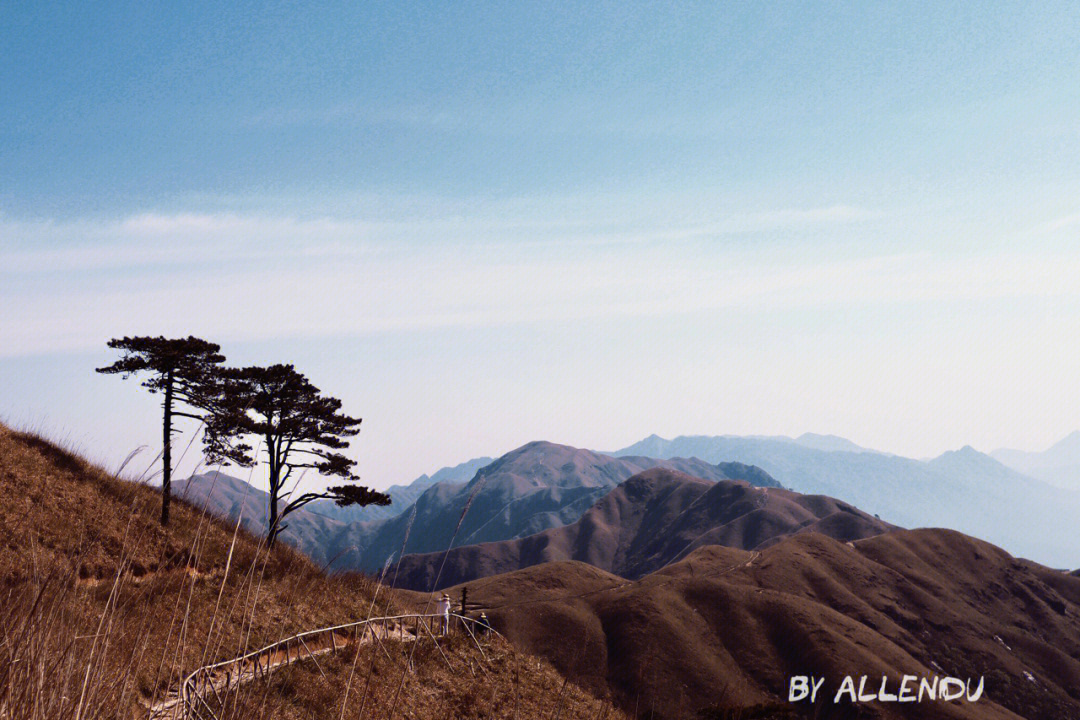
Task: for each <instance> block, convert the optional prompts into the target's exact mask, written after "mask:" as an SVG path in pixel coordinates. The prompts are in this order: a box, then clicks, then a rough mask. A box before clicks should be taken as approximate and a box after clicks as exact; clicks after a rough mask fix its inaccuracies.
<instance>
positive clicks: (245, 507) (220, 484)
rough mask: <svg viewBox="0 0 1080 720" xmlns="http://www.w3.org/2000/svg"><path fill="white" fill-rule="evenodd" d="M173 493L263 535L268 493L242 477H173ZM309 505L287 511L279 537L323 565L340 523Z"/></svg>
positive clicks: (217, 474) (331, 552) (331, 554)
mask: <svg viewBox="0 0 1080 720" xmlns="http://www.w3.org/2000/svg"><path fill="white" fill-rule="evenodd" d="M173 493H174V494H175V495H176V497H178V498H181V499H183V500H186V501H187V502H189V503H191V504H192V505H194V506H196V507H198V508H205V509H206V510H207V511H208V512H211V513H213V514H214V515H217V516H220V517H224V518H230V519H232V520H233V521H235V520H236V519H237V518H240V520H241V523H242V524H243V526H244V528H245V529H246V530H247V531H248V532H250V533H252V534H253V535H256V536H263V535H266V528H267V523H268V518H269V503H270V495H269V493H267V492H265V491H263V490H259V489H258V488H256V487H254V486H252V485H250V484H248V483H247V482H245V481H244V480H240V479H239V478H235V477H232V476H230V475H226V474H225V473H221V472H209V473H204V474H202V475H193V476H191V477H190V478H188V479H187V480H180V481H175V482H174V483H173ZM312 504H314V503H312ZM309 508H310V506H308V507H303V508H300V509H299V510H295V511H293V512H291V513H289V516H288V517H287V518H286V519H285V521H284V525H285V529H284V530H283V531H282V533H281V535H280V536H279V537H280V538H281V540H282V541H284V542H286V543H288V544H289V545H291V546H292V547H295V548H297V549H298V550H301V551H302V552H303V553H304V554H305V555H307V556H308V557H310V558H311V559H312V560H314V561H315V562H316V563H317V564H319V565H326V564H327V563H329V562H330V561H331V560H332V558H333V557H334V554H335V552H336V551H337V548H335V547H334V546H333V545H332V543H331V541H332V539H333V538H334V537H336V536H338V535H339V534H340V533H341V531H342V529H343V527H344V523H341V522H338V521H336V520H333V519H331V518H329V517H326V516H324V515H321V514H319V513H317V512H313V511H312V510H311V509H309Z"/></svg>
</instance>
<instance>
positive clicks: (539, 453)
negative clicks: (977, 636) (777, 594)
mask: <svg viewBox="0 0 1080 720" xmlns="http://www.w3.org/2000/svg"><path fill="white" fill-rule="evenodd" d="M828 448H833V449H828ZM852 448H855V449H852ZM1057 457H1065V459H1066V460H1067V459H1068V457H1069V456H1067V455H1066V454H1064V453H1061V454H1060V455H1058V456H1055V458H1057ZM486 460H487V459H486V458H479V459H477V460H474V461H470V462H469V463H464V464H462V465H461V466H457V467H455V468H447V469H444V470H443V471H440V473H441V474H440V473H436V474H434V475H432V476H431V477H430V478H427V479H425V478H420V479H419V480H418V481H417V483H414V486H415V487H413V486H409V488H408V491H409V492H417V491H419V492H418V494H417V496H416V499H415V501H414V502H413V503H412V504H410V505H407V506H406V505H404V500H403V501H402V503H401V504H400V505H399V506H398V508H400V510H401V512H399V513H398V514H396V515H393V516H391V517H383V518H378V519H374V520H360V521H354V522H345V521H343V520H347V518H348V516H343V515H342V514H338V513H336V512H335V510H336V509H332V508H327V507H326V506H324V505H321V504H317V503H313V504H312V505H310V506H308V507H307V508H305V510H304V511H302V513H304V514H301V515H294V516H292V517H291V518H290V519H289V520H287V521H286V522H287V524H288V525H289V527H288V528H287V530H286V532H285V535H284V537H285V539H286V540H288V541H289V542H290V543H292V544H294V545H296V546H297V547H299V548H300V549H302V550H304V551H305V552H306V553H308V554H309V555H311V556H312V557H313V558H315V559H316V560H317V561H318V562H320V563H322V564H324V565H325V566H327V567H328V568H330V569H333V570H351V569H363V570H366V571H369V572H375V571H378V570H380V569H381V568H382V567H383V566H384V565H385V564H386V563H387V562H392V561H396V560H398V559H399V558H400V557H401V556H402V555H403V554H422V553H430V552H438V551H444V550H446V549H447V548H449V547H451V545H452V546H453V547H461V546H466V545H477V544H480V543H486V542H501V541H504V540H514V539H518V538H525V537H528V536H530V535H535V534H537V533H541V532H543V531H545V530H548V529H550V528H558V527H562V526H565V525H568V524H571V523H573V522H575V521H577V520H578V519H579V518H581V517H582V515H583V514H584V513H585V511H586V510H588V509H589V508H590V507H591V506H592V505H593V504H594V503H595V502H596V501H597V500H599V499H600V498H601V497H603V496H604V495H606V494H607V493H608V492H610V491H611V490H612V489H613V488H614V487H615V486H616V485H618V484H619V483H620V482H622V481H624V480H626V479H628V478H630V477H631V476H633V475H636V474H638V473H640V472H642V471H644V470H648V469H651V468H653V467H664V468H667V469H670V470H676V471H679V472H684V473H686V474H687V475H690V476H691V477H696V478H701V479H704V480H708V481H713V482H715V481H718V480H726V479H742V480H747V481H748V482H750V483H751V484H754V485H760V486H780V485H782V486H783V487H786V488H788V489H790V490H793V491H796V492H798V493H800V494H803V495H824V496H828V497H832V498H837V499H839V500H841V501H843V502H845V503H848V504H850V505H851V506H854V507H857V508H859V509H860V510H862V511H863V512H865V513H867V514H871V515H879V516H880V517H881V519H882V520H884V521H886V522H888V523H892V524H895V525H899V526H906V527H945V528H952V529H955V530H959V531H961V532H965V533H968V534H971V535H974V536H977V537H982V538H985V539H987V540H989V541H990V542H993V543H995V544H997V545H1000V546H1001V547H1004V548H1005V549H1007V550H1008V551H1009V552H1011V553H1014V554H1016V555H1018V556H1023V557H1028V558H1030V559H1033V560H1036V561H1038V562H1041V563H1044V564H1046V565H1050V566H1054V567H1062V568H1076V567H1078V566H1080V534H1078V533H1076V532H1075V524H1076V522H1077V519H1078V518H1080V493H1078V492H1071V491H1068V490H1064V489H1061V488H1058V487H1054V486H1052V485H1050V484H1048V483H1046V482H1043V481H1040V480H1037V479H1035V478H1032V477H1029V476H1027V475H1025V474H1023V473H1020V472H1017V471H1016V470H1014V469H1011V468H1009V467H1006V466H1005V465H1003V464H1002V463H1000V462H998V461H997V460H995V459H993V458H992V457H990V456H988V455H985V454H983V453H979V452H977V451H976V450H974V449H972V448H970V447H965V448H963V449H961V450H957V451H953V452H947V453H945V454H943V455H941V456H940V457H937V458H934V459H932V460H928V461H922V460H913V459H910V458H904V457H899V456H895V455H888V454H885V453H881V452H877V451H874V450H868V449H865V448H860V447H858V446H856V445H854V444H853V443H850V442H848V441H846V440H843V439H842V438H836V437H834V436H823V435H803V436H800V437H799V438H794V439H792V438H784V437H736V436H719V437H708V436H693V437H679V438H675V439H673V440H666V439H664V438H661V437H658V436H655V435H654V436H651V437H649V438H646V439H645V440H643V441H641V442H639V443H635V444H634V445H631V446H630V447H628V448H624V449H622V450H619V451H616V452H614V453H611V454H604V453H598V452H593V451H589V450H581V449H577V448H571V447H568V446H564V445H555V444H552V443H546V442H534V443H529V444H527V445H525V446H523V447H521V448H518V449H517V450H514V451H512V452H510V453H507V454H506V455H504V456H503V457H501V458H498V459H497V460H493V461H490V462H486ZM474 467H475V468H477V469H476V471H475V472H474V474H473V476H472V477H471V478H470V479H469V480H468V481H467V482H460V480H461V479H462V478H463V477H464V476H465V475H466V474H468V472H469V471H470V470H472V469H473V468H474ZM208 477H210V476H202V478H201V479H200V478H195V479H193V482H191V483H189V484H188V487H187V488H186V489H185V490H184V492H187V493H188V494H189V495H191V496H192V497H198V498H201V500H200V502H208V503H209V504H208V507H210V508H211V509H213V510H215V512H218V513H219V514H224V515H228V516H232V517H236V516H237V515H238V513H239V511H240V510H241V509H243V510H244V523H245V526H247V527H249V528H250V529H252V530H254V531H256V532H265V526H264V521H265V516H266V512H265V504H264V503H263V502H262V501H261V500H260V501H259V502H254V501H253V499H254V498H255V497H257V495H256V494H254V493H257V492H258V491H254V490H253V489H251V488H249V487H248V486H247V485H246V484H244V483H241V482H239V481H236V482H220V481H219V482H217V483H216V484H215V483H212V482H210V483H208V482H207V481H206V479H207V478H208ZM438 477H441V478H445V479H446V480H447V481H445V482H434V483H433V484H430V481H432V480H434V479H435V478H438ZM425 485H426V487H425ZM211 488H215V492H214V495H215V497H208V494H207V493H208V491H209V490H210V489H211ZM179 491H180V484H178V494H179ZM402 497H405V496H404V495H403V496H402ZM262 498H263V499H265V496H262ZM398 508H395V509H398ZM570 557H574V555H573V554H571V555H570ZM499 567H503V565H499Z"/></svg>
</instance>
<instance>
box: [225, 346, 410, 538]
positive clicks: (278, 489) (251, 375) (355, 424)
mask: <svg viewBox="0 0 1080 720" xmlns="http://www.w3.org/2000/svg"><path fill="white" fill-rule="evenodd" d="M217 386H218V387H217V393H216V398H215V401H214V409H213V411H212V412H211V414H210V416H209V419H208V422H207V427H206V434H205V436H204V441H205V444H206V454H207V457H208V459H209V460H211V461H212V462H233V463H235V464H237V465H240V466H242V467H251V466H252V465H253V464H255V463H256V462H257V461H258V460H259V458H260V457H261V456H262V453H263V452H265V457H266V460H267V464H268V466H269V482H270V500H269V502H270V507H269V513H268V528H267V533H268V543H269V544H270V545H271V546H273V544H274V541H275V539H276V538H277V536H278V535H279V534H280V533H281V532H282V531H283V530H284V529H285V528H286V527H287V526H286V525H283V524H282V520H284V518H285V517H286V516H288V515H289V513H291V512H293V511H294V510H298V509H299V508H301V507H303V506H304V505H306V504H308V503H309V502H312V501H313V500H319V499H328V500H334V501H335V502H336V503H337V504H338V505H342V506H344V505H389V504H390V497H389V496H387V495H385V494H384V493H381V492H377V491H375V490H372V489H371V488H368V487H365V486H363V485H356V484H348V485H337V486H333V487H329V488H327V489H326V490H324V491H322V492H302V493H300V494H299V495H297V496H295V497H293V496H292V495H293V490H290V489H288V488H287V487H286V483H287V482H288V481H289V480H290V479H294V480H299V477H295V478H294V477H293V474H294V473H296V472H298V471H299V472H303V471H305V470H313V471H315V472H316V473H318V474H319V475H328V476H335V477H340V478H342V479H343V480H345V481H347V482H349V483H356V482H358V481H359V480H360V477H359V476H358V475H356V474H355V473H354V472H353V467H354V466H355V465H356V461H355V460H351V459H350V458H348V457H346V456H345V455H343V454H341V453H340V452H337V451H339V450H342V449H344V448H347V447H348V445H349V442H348V440H347V438H350V437H353V436H355V435H356V434H357V433H358V432H360V422H361V421H360V418H353V417H350V416H348V415H345V414H344V413H342V412H341V401H340V400H338V399H337V398H333V397H329V396H326V395H323V394H322V392H321V391H320V390H319V389H318V388H317V387H315V386H314V385H312V384H311V382H310V381H308V379H307V378H306V377H305V376H304V375H302V374H301V373H299V372H297V371H296V369H295V368H294V367H293V366H292V365H271V366H269V367H257V366H256V367H245V368H226V369H225V370H223V371H222V372H221V373H219V374H218V380H217ZM253 439H257V440H256V442H257V443H259V445H260V447H257V448H253V447H252V445H251V441H252V440H253ZM294 488H295V483H294Z"/></svg>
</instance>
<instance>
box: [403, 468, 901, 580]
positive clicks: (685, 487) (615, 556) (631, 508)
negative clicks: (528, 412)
mask: <svg viewBox="0 0 1080 720" xmlns="http://www.w3.org/2000/svg"><path fill="white" fill-rule="evenodd" d="M891 528H892V526H890V525H888V524H887V523H883V522H882V521H880V520H878V519H876V518H874V517H872V516H870V515H867V514H866V513H863V512H860V511H859V510H856V509H855V508H853V507H851V506H849V505H847V504H846V503H842V502H839V501H836V500H833V499H832V498H826V497H821V496H803V495H799V494H797V493H793V492H790V491H788V490H783V489H778V488H757V487H753V486H751V485H749V484H748V483H745V482H742V481H732V480H719V481H716V482H710V481H708V480H701V479H699V478H695V477H691V476H689V475H686V474H685V473H680V472H678V471H674V470H668V469H666V468H653V469H651V470H646V471H644V472H641V473H638V474H637V475H634V476H633V477H631V478H630V479H628V480H626V481H625V482H623V483H621V484H620V485H618V486H617V487H616V488H615V489H614V490H612V491H611V492H609V493H608V494H607V495H605V496H604V497H602V498H601V499H600V500H598V501H597V502H596V503H595V504H594V505H593V506H592V507H591V508H589V509H588V510H587V511H586V512H585V514H584V515H582V516H581V518H580V519H579V520H577V521H576V522H573V523H571V524H569V525H565V526H563V527H558V528H551V529H549V530H545V531H543V532H541V533H537V534H535V535H529V536H527V537H524V538H519V539H515V540H505V541H502V542H495V543H481V544H476V545H467V546H464V547H456V548H454V549H452V550H450V551H449V552H436V553H424V554H415V555H406V556H405V557H404V558H402V560H401V562H400V563H398V565H397V567H396V568H395V571H394V578H395V579H396V582H397V585H398V587H404V588H411V589H413V590H433V589H439V588H442V587H446V586H450V585H455V584H458V583H462V582H466V581H469V580H473V579H476V578H480V577H486V576H488V575H496V574H499V573H504V572H509V571H512V570H517V569H520V568H524V567H529V566H531V565H538V564H540V563H544V562H553V561H559V560H577V561H580V562H584V563H588V564H590V565H593V566H594V567H598V568H600V569H602V570H605V571H608V572H611V573H614V574H616V575H620V576H623V577H628V578H637V577H640V576H642V575H645V574H647V573H649V572H652V571H654V570H658V569H659V568H661V567H663V566H664V565H667V564H668V563H671V562H673V561H675V560H678V559H679V558H681V557H683V556H684V555H686V554H687V553H689V552H690V551H692V550H693V549H694V548H697V547H700V546H702V545H725V546H729V547H736V548H742V549H748V550H752V549H755V548H759V547H761V546H763V545H765V544H770V543H774V542H777V541H778V540H780V539H781V538H784V537H786V536H788V535H791V534H794V533H797V532H823V533H825V534H827V535H830V536H832V537H836V538H838V539H841V540H845V541H847V540H855V539H859V538H864V537H870V536H872V535H877V534H880V533H882V532H886V531H888V530H890V529H891ZM440 573H441V574H440ZM436 579H438V582H436Z"/></svg>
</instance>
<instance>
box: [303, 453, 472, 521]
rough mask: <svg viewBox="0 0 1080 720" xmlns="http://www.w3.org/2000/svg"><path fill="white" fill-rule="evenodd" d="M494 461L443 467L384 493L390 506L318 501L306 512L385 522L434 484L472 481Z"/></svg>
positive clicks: (342, 518) (470, 462)
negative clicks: (478, 472) (340, 504)
mask: <svg viewBox="0 0 1080 720" xmlns="http://www.w3.org/2000/svg"><path fill="white" fill-rule="evenodd" d="M491 462H492V458H489V457H481V458H475V459H473V460H469V461H468V462H463V463H461V464H460V465H455V466H453V467H444V468H443V469H442V470H439V471H437V472H435V473H434V474H432V475H421V476H420V477H418V478H416V479H415V480H413V481H412V482H411V483H409V484H408V485H391V486H390V487H388V488H386V489H385V490H383V492H384V493H386V494H387V495H389V496H390V504H389V505H368V506H367V507H357V506H355V505H352V506H349V507H341V506H339V505H338V504H337V503H335V502H334V501H333V500H316V501H315V502H313V503H311V504H309V505H308V506H307V509H308V510H310V511H311V512H314V513H318V514H320V515H325V516H326V517H328V518H331V519H333V520H337V521H339V522H345V523H349V522H371V521H374V520H386V519H388V518H392V517H394V516H395V515H399V514H401V513H402V512H404V511H405V510H406V509H407V508H408V507H409V506H410V505H412V504H413V503H414V502H416V499H417V498H418V497H420V494H421V493H423V492H424V491H425V490H427V489H428V488H429V487H431V486H432V485H434V484H435V483H441V482H442V483H450V484H452V485H457V484H460V483H465V482H468V481H469V480H472V478H473V476H474V475H476V471H477V470H479V469H480V468H482V467H484V466H485V465H489V464H490V463H491Z"/></svg>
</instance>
